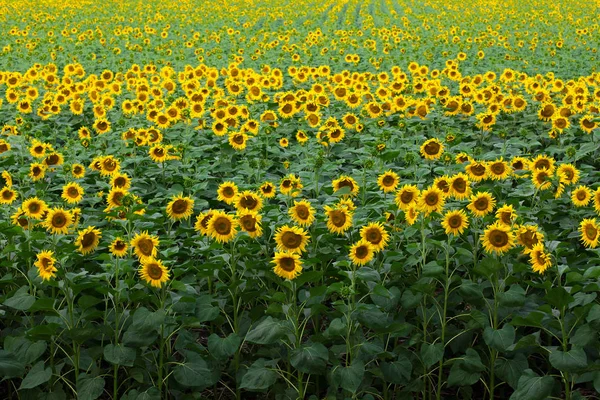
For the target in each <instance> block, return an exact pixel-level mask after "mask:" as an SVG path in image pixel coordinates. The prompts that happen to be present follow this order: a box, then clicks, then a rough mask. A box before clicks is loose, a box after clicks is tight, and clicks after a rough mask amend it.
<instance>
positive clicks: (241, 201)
mask: <svg viewBox="0 0 600 400" xmlns="http://www.w3.org/2000/svg"><path fill="white" fill-rule="evenodd" d="M262 206H263V204H262V199H261V197H260V196H259V195H258V194H256V193H254V192H251V191H250V190H244V191H243V192H241V193H238V195H237V196H236V197H235V208H236V209H237V210H238V211H255V212H258V211H260V209H261V208H262Z"/></svg>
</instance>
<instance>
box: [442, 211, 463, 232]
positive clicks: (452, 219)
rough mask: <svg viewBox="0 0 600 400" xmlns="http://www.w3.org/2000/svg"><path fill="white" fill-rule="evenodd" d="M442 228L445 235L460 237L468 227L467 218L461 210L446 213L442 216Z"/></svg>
mask: <svg viewBox="0 0 600 400" xmlns="http://www.w3.org/2000/svg"><path fill="white" fill-rule="evenodd" d="M442 227H443V228H444V230H445V231H446V234H447V235H449V234H453V235H460V234H462V233H463V232H464V230H465V229H466V228H468V227H469V217H467V214H466V213H465V212H464V211H463V210H452V211H448V212H446V214H444V219H443V220H442Z"/></svg>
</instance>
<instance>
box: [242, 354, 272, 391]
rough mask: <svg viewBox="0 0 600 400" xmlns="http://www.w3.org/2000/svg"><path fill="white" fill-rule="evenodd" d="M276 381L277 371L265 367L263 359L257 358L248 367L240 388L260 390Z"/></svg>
mask: <svg viewBox="0 0 600 400" xmlns="http://www.w3.org/2000/svg"><path fill="white" fill-rule="evenodd" d="M275 382H277V373H276V372H275V371H272V370H270V369H268V368H267V367H265V364H264V360H258V361H257V362H255V363H254V364H252V366H251V367H250V368H249V369H248V371H247V372H246V373H245V374H244V376H243V378H242V382H241V384H240V389H246V390H249V391H262V390H265V389H268V388H270V387H271V386H272V385H273V384H275Z"/></svg>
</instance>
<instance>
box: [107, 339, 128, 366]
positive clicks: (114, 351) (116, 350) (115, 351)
mask: <svg viewBox="0 0 600 400" xmlns="http://www.w3.org/2000/svg"><path fill="white" fill-rule="evenodd" d="M104 359H105V360H106V361H108V362H109V363H111V364H115V365H124V366H126V367H133V363H134V361H135V349H132V348H129V347H125V346H123V345H122V344H118V345H116V346H115V345H113V344H108V345H106V346H105V347H104Z"/></svg>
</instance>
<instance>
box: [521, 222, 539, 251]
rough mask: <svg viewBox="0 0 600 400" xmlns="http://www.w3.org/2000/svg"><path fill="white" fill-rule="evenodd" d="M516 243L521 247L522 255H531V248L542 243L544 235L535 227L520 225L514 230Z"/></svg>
mask: <svg viewBox="0 0 600 400" xmlns="http://www.w3.org/2000/svg"><path fill="white" fill-rule="evenodd" d="M516 236H517V242H518V243H519V244H520V245H521V246H523V254H529V253H531V250H533V247H534V246H535V245H536V244H538V243H542V242H543V241H544V234H543V233H541V232H539V231H538V227H537V225H521V226H519V228H518V229H516Z"/></svg>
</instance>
